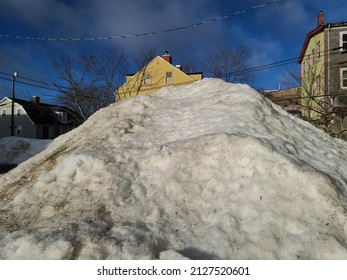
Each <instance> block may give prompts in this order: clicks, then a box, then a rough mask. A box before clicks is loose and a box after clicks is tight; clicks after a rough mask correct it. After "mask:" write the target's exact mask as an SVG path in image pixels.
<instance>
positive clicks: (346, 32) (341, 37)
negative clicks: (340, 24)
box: [339, 31, 347, 52]
mask: <svg viewBox="0 0 347 280" xmlns="http://www.w3.org/2000/svg"><path fill="white" fill-rule="evenodd" d="M343 35H347V31H341V32H340V45H339V46H340V48H341V49H340V51H341V52H346V51H347V49H343V42H344V41H343ZM345 42H346V43H347V40H346V41H345Z"/></svg>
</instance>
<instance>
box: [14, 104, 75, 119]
mask: <svg viewBox="0 0 347 280" xmlns="http://www.w3.org/2000/svg"><path fill="white" fill-rule="evenodd" d="M14 101H15V102H16V103H18V104H20V105H22V107H23V108H24V110H25V111H26V113H27V114H28V116H29V117H30V119H31V120H32V121H33V122H34V123H35V124H45V125H54V124H56V123H57V121H58V123H61V124H63V123H62V122H60V121H59V120H58V118H57V115H56V114H55V113H54V112H55V111H65V112H68V122H69V121H71V120H72V115H71V114H70V113H69V112H71V110H70V109H68V108H66V107H64V106H57V105H52V104H46V103H41V102H33V101H27V100H22V99H17V98H16V99H15V100H14Z"/></svg>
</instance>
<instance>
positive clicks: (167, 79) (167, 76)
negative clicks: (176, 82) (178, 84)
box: [166, 72, 172, 84]
mask: <svg viewBox="0 0 347 280" xmlns="http://www.w3.org/2000/svg"><path fill="white" fill-rule="evenodd" d="M166 83H167V84H171V83H172V72H166Z"/></svg>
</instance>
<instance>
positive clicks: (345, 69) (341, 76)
mask: <svg viewBox="0 0 347 280" xmlns="http://www.w3.org/2000/svg"><path fill="white" fill-rule="evenodd" d="M344 71H346V72H347V68H341V69H340V80H341V88H342V89H347V85H346V86H343V80H344V79H343V72H344ZM345 80H346V83H347V76H346V78H345Z"/></svg>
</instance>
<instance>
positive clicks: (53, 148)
mask: <svg viewBox="0 0 347 280" xmlns="http://www.w3.org/2000/svg"><path fill="white" fill-rule="evenodd" d="M346 148H347V144H346V142H343V141H341V140H337V139H333V138H331V137H330V136H328V135H326V134H324V133H323V132H322V131H320V130H318V129H316V128H314V127H313V126H311V125H310V124H308V123H306V122H304V121H302V120H300V119H298V118H296V117H294V116H291V115H288V114H287V113H286V112H284V111H283V110H282V109H280V108H279V107H277V106H276V105H273V104H272V103H271V102H270V101H268V100H266V99H265V98H263V97H262V96H261V95H259V94H258V93H257V92H256V91H254V90H253V89H251V88H250V87H248V86H246V85H240V84H228V83H225V82H222V81H220V80H216V79H204V80H202V81H199V82H196V83H194V84H191V85H187V86H182V87H178V88H173V87H172V88H171V87H169V88H164V89H162V90H160V91H159V92H157V93H155V94H152V95H150V96H148V95H143V96H137V97H135V98H132V99H129V100H126V101H123V102H120V103H118V104H114V105H111V106H109V107H107V108H105V109H102V110H100V111H98V112H97V113H95V114H94V115H93V116H92V117H91V118H90V119H89V120H88V121H87V122H86V123H84V124H83V125H82V126H80V127H78V128H77V129H75V130H73V131H71V132H69V133H67V134H65V135H63V136H61V137H59V138H57V139H55V140H54V141H53V142H52V143H51V145H49V147H48V148H47V149H46V150H45V151H44V152H42V153H40V154H38V155H36V156H35V157H33V158H31V159H30V160H29V161H26V162H24V163H22V164H21V165H20V166H18V167H17V168H15V169H13V170H12V171H10V172H9V173H8V174H6V175H4V176H2V177H1V178H0V196H1V199H0V221H1V223H0V258H1V259H159V258H160V259H187V258H189V259H346V258H347V223H346V222H347V216H346V210H347V199H346V195H347V169H346V166H347V149H346Z"/></svg>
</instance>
